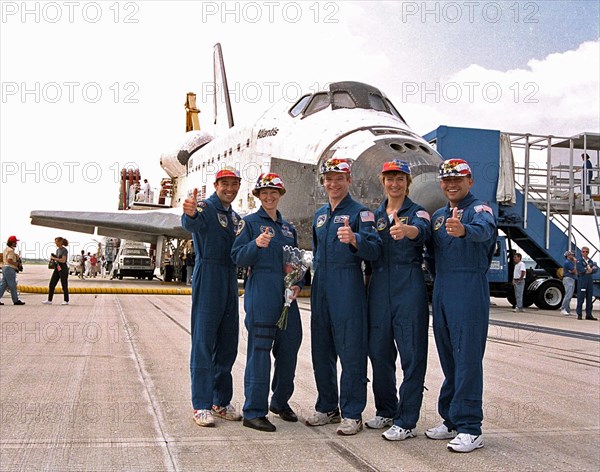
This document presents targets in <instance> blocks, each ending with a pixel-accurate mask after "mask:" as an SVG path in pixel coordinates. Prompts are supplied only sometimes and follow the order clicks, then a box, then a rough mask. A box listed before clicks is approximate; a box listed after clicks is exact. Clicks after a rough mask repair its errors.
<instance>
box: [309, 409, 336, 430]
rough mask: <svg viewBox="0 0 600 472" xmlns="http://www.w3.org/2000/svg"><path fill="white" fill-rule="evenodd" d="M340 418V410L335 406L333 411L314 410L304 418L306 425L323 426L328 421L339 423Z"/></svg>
mask: <svg viewBox="0 0 600 472" xmlns="http://www.w3.org/2000/svg"><path fill="white" fill-rule="evenodd" d="M341 420H342V417H341V416H340V410H339V409H338V408H336V409H335V410H333V411H329V412H327V413H321V412H320V411H315V412H314V413H313V414H312V415H311V416H309V417H308V418H306V419H305V420H304V423H305V424H306V426H323V425H325V424H329V423H339V422H340V421H341Z"/></svg>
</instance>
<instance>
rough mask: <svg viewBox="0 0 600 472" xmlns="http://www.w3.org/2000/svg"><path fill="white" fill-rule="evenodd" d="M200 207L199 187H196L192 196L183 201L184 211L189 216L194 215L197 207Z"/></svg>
mask: <svg viewBox="0 0 600 472" xmlns="http://www.w3.org/2000/svg"><path fill="white" fill-rule="evenodd" d="M197 207H198V189H197V188H195V189H194V193H193V194H192V196H191V197H189V198H186V199H185V201H184V202H183V212H184V213H185V214H186V215H188V216H194V215H195V214H196V211H197V210H196V208H197Z"/></svg>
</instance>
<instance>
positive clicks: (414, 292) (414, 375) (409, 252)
mask: <svg viewBox="0 0 600 472" xmlns="http://www.w3.org/2000/svg"><path fill="white" fill-rule="evenodd" d="M386 206H387V199H386V200H385V201H384V202H383V203H382V204H381V205H380V206H379V208H377V210H375V222H376V227H377V231H378V232H379V236H380V237H381V240H382V242H383V250H382V253H381V256H380V257H379V259H377V260H376V261H375V262H373V263H372V267H373V273H372V275H371V280H370V283H369V358H370V359H371V365H372V366H373V394H374V396H375V407H376V409H377V413H376V414H377V415H378V416H383V417H384V418H394V424H395V425H396V426H400V427H401V428H404V429H413V428H414V427H415V426H416V425H417V421H418V420H419V410H420V409H421V403H422V401H423V388H424V384H425V371H426V369H427V342H428V329H429V303H428V300H427V287H426V286H425V279H424V277H423V271H422V269H421V263H422V262H423V245H424V244H425V242H427V241H428V240H429V238H430V236H431V223H430V220H429V214H428V213H427V212H426V211H425V210H424V209H423V207H421V206H420V205H417V204H416V203H414V202H413V201H412V200H411V199H410V198H408V197H407V198H405V200H404V203H403V205H402V208H400V210H399V211H398V213H397V214H398V217H399V218H400V220H401V221H403V222H404V223H405V224H407V225H412V226H416V227H417V228H418V230H419V234H418V236H417V237H416V238H415V239H414V240H411V239H409V238H408V237H404V238H403V239H400V240H394V239H392V237H391V235H390V227H391V226H393V225H394V224H395V223H394V220H393V218H390V217H388V215H387V212H386ZM394 342H395V343H396V344H395V345H394ZM398 351H399V352H400V363H401V366H402V372H403V373H404V378H403V380H402V384H401V386H400V392H399V393H400V402H398V391H397V390H396V356H397V354H398Z"/></svg>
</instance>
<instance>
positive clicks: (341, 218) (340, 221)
mask: <svg viewBox="0 0 600 472" xmlns="http://www.w3.org/2000/svg"><path fill="white" fill-rule="evenodd" d="M346 220H348V221H350V215H338V216H336V217H334V218H333V224H341V225H343V224H344V222H345V221H346Z"/></svg>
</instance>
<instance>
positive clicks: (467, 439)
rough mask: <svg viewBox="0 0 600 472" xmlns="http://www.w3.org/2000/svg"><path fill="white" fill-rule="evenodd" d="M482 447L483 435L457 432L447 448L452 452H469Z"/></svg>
mask: <svg viewBox="0 0 600 472" xmlns="http://www.w3.org/2000/svg"><path fill="white" fill-rule="evenodd" d="M481 447H483V435H482V434H480V435H479V436H473V435H472V434H469V433H459V434H457V435H456V437H455V438H454V439H453V440H452V441H450V442H449V443H448V449H450V450H451V451H454V452H471V451H474V450H475V449H479V448H481Z"/></svg>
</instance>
